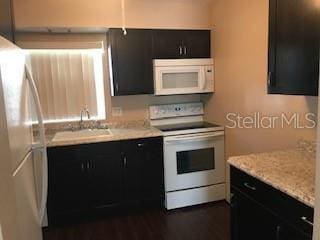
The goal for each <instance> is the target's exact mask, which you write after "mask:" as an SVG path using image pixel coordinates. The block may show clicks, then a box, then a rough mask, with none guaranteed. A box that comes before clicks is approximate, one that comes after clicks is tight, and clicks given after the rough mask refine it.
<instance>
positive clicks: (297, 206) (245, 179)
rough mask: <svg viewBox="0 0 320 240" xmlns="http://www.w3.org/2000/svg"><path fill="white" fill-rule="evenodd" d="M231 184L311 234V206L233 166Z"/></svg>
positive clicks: (291, 223)
mask: <svg viewBox="0 0 320 240" xmlns="http://www.w3.org/2000/svg"><path fill="white" fill-rule="evenodd" d="M231 186H232V188H235V189H237V190H238V191H240V192H242V193H244V194H245V195H247V196H248V197H250V198H251V199H253V200H255V201H257V202H259V203H260V204H262V205H263V206H265V207H266V208H267V209H269V210H270V211H272V212H273V213H274V214H275V215H277V216H278V217H280V218H282V219H283V220H284V221H286V222H288V224H290V225H293V226H294V227H296V228H297V229H299V230H301V231H302V232H304V233H306V234H308V235H311V234H312V229H313V226H312V224H310V222H312V221H313V208H311V207H309V206H307V205H305V204H303V203H301V202H300V201H298V200H296V199H294V198H292V197H290V196H289V195H287V194H285V193H283V192H281V191H279V190H277V189H275V188H273V187H271V186H270V185H268V184H265V183H263V182H262V181H260V180H258V179H256V178H254V177H252V176H250V175H248V174H246V173H244V172H242V171H240V170H238V169H237V168H234V167H231ZM309 221H310V222H309Z"/></svg>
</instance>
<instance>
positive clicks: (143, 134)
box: [46, 121, 162, 147]
mask: <svg viewBox="0 0 320 240" xmlns="http://www.w3.org/2000/svg"><path fill="white" fill-rule="evenodd" d="M106 125H107V126H108V128H109V129H110V131H111V133H112V135H109V136H108V135H107V136H99V137H88V138H81V139H76V140H66V141H53V138H54V135H55V133H56V132H59V131H66V129H65V128H63V127H61V129H57V128H55V129H47V131H46V143H47V146H48V147H56V146H69V145H78V144H88V143H97V142H109V141H120V140H128V139H138V138H148V137H159V136H162V133H161V131H159V130H158V129H156V128H154V127H152V126H150V125H149V123H148V122H144V121H133V122H120V123H107V124H106Z"/></svg>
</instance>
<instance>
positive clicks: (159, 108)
mask: <svg viewBox="0 0 320 240" xmlns="http://www.w3.org/2000/svg"><path fill="white" fill-rule="evenodd" d="M149 113H150V119H151V120H154V119H162V118H174V117H187V116H198V115H203V114H204V111H203V104H202V103H199V102H196V103H178V104H167V105H155V106H150V107H149Z"/></svg>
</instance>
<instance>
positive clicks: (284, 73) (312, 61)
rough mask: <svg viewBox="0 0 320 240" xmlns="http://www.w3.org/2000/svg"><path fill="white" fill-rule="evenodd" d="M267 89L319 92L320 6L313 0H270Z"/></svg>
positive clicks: (276, 92)
mask: <svg viewBox="0 0 320 240" xmlns="http://www.w3.org/2000/svg"><path fill="white" fill-rule="evenodd" d="M269 3H270V8H269V74H268V93H271V94H288V95H313V96H314V95H318V81H319V24H320V9H319V7H317V6H316V5H315V4H316V3H315V1H313V0H270V2H269Z"/></svg>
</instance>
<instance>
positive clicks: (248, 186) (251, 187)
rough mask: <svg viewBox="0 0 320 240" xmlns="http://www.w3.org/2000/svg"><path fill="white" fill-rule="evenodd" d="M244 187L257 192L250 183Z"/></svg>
mask: <svg viewBox="0 0 320 240" xmlns="http://www.w3.org/2000/svg"><path fill="white" fill-rule="evenodd" d="M243 185H244V186H245V187H246V188H249V189H250V190H252V191H255V190H257V189H256V188H255V187H253V186H251V185H250V184H249V183H247V182H245V183H244V184H243Z"/></svg>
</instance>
